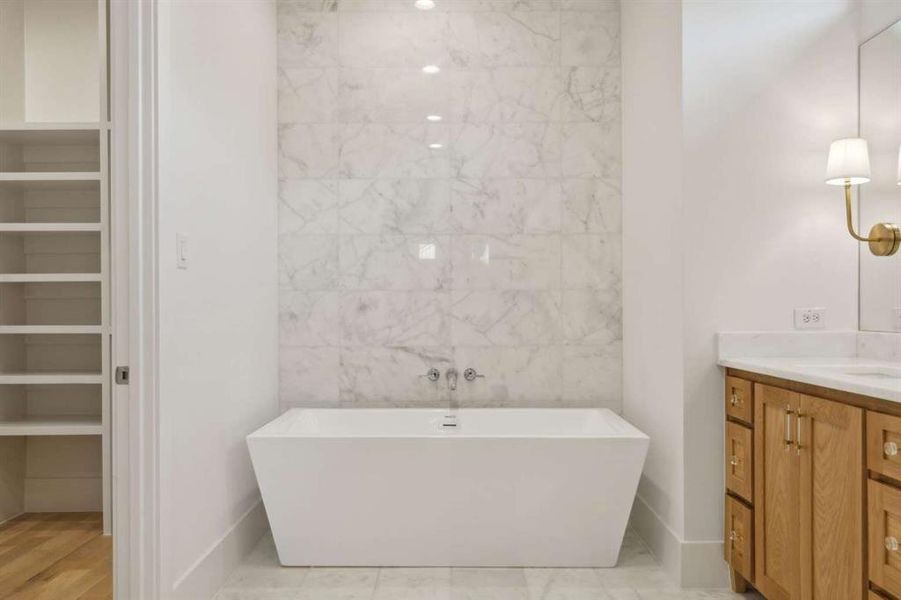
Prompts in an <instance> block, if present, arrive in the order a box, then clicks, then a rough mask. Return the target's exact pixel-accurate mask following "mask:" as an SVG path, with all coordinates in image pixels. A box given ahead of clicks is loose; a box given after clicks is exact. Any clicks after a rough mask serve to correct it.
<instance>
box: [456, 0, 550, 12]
mask: <svg viewBox="0 0 901 600" xmlns="http://www.w3.org/2000/svg"><path fill="white" fill-rule="evenodd" d="M561 1H562V0H442V2H441V4H443V5H446V7H445V10H448V11H464V12H478V11H529V10H541V11H544V10H556V9H558V8H560V2H561Z"/></svg>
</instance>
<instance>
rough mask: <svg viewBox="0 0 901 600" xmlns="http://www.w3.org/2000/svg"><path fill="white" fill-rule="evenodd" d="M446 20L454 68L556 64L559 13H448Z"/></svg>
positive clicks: (557, 58)
mask: <svg viewBox="0 0 901 600" xmlns="http://www.w3.org/2000/svg"><path fill="white" fill-rule="evenodd" d="M448 23H449V31H448V39H447V44H448V51H449V53H450V58H451V60H452V61H453V64H454V65H455V66H457V67H462V68H476V67H524V66H528V67H538V66H558V65H559V64H560V13H559V12H556V11H531V12H530V11H516V12H477V11H473V12H451V13H449V14H448Z"/></svg>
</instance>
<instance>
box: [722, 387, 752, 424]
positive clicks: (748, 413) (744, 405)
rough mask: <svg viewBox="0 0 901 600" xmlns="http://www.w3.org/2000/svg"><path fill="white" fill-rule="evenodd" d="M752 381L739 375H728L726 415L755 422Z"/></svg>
mask: <svg viewBox="0 0 901 600" xmlns="http://www.w3.org/2000/svg"><path fill="white" fill-rule="evenodd" d="M751 389H752V386H751V382H750V381H746V380H744V379H739V378H738V377H731V376H727V377H726V416H727V417H732V418H733V419H738V420H739V421H744V422H745V423H748V424H749V425H750V424H751V423H753V422H754V421H753V418H754V415H753V413H752V409H753V407H754V398H753V397H752V395H751Z"/></svg>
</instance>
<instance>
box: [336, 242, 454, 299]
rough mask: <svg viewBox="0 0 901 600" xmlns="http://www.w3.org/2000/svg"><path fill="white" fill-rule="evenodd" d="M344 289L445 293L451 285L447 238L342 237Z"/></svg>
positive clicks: (341, 259)
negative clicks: (441, 291) (436, 291)
mask: <svg viewBox="0 0 901 600" xmlns="http://www.w3.org/2000/svg"><path fill="white" fill-rule="evenodd" d="M338 263H339V268H340V271H341V286H342V287H343V288H344V289H347V290H441V289H446V288H447V287H448V286H449V284H450V278H451V260H450V240H449V238H448V237H446V236H396V235H395V236H377V235H351V236H341V241H340V245H339V248H338Z"/></svg>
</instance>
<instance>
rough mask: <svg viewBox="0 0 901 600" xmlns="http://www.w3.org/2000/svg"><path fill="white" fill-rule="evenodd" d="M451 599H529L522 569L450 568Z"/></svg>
mask: <svg viewBox="0 0 901 600" xmlns="http://www.w3.org/2000/svg"><path fill="white" fill-rule="evenodd" d="M451 598H452V600H489V599H490V600H530V598H529V588H528V584H527V582H526V578H525V575H524V574H523V570H522V569H459V568H458V569H452V570H451Z"/></svg>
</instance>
